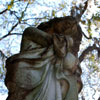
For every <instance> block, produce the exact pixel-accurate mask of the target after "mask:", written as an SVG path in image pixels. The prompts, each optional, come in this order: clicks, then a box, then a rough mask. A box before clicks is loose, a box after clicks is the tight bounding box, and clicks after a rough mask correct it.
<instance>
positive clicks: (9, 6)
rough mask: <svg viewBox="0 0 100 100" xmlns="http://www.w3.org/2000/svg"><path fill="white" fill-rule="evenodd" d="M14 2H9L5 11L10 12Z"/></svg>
mask: <svg viewBox="0 0 100 100" xmlns="http://www.w3.org/2000/svg"><path fill="white" fill-rule="evenodd" d="M13 4H14V0H11V2H10V4H9V5H8V7H7V9H8V10H10V9H11V8H12V7H13Z"/></svg>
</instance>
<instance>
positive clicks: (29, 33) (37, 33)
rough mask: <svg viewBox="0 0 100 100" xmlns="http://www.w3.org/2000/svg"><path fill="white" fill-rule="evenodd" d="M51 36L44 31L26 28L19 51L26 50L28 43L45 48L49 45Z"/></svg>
mask: <svg viewBox="0 0 100 100" xmlns="http://www.w3.org/2000/svg"><path fill="white" fill-rule="evenodd" d="M51 38H52V36H51V35H50V34H48V33H46V32H44V31H41V30H39V29H37V28H34V27H28V28H26V29H25V31H24V32H23V36H22V42H21V51H23V50H24V49H25V48H27V46H28V44H29V42H34V43H37V44H39V45H41V46H42V47H47V46H48V45H50V44H51V40H52V39H51Z"/></svg>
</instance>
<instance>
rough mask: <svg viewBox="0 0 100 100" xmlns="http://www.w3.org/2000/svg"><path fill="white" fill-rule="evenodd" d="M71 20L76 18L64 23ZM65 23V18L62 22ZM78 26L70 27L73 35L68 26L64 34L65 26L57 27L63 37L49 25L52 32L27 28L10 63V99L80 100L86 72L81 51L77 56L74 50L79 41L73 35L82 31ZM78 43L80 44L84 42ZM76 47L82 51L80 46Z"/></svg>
mask: <svg viewBox="0 0 100 100" xmlns="http://www.w3.org/2000/svg"><path fill="white" fill-rule="evenodd" d="M68 18H69V19H71V18H72V17H71V18H70V17H66V18H64V20H66V22H68ZM72 19H73V18H72ZM54 20H58V19H54ZM64 20H63V18H61V21H62V22H63V21H64ZM74 20H75V19H74ZM74 20H71V21H72V22H73V21H74ZM53 22H54V21H53ZM57 22H58V21H57ZM62 22H58V24H57V25H60V24H62ZM43 24H44V25H47V23H43ZM43 24H42V25H43ZM72 24H73V23H72ZM74 24H75V25H76V26H69V27H71V32H70V30H68V31H67V29H66V27H65V29H66V31H64V29H63V31H62V32H61V33H60V32H59V31H61V29H62V28H61V27H62V26H61V27H58V26H57V27H58V33H59V34H58V33H57V32H56V31H55V30H53V28H52V27H55V26H53V25H52V27H51V28H50V27H49V28H50V29H48V27H47V26H46V27H47V28H45V29H46V30H47V29H48V31H45V30H43V29H40V28H41V26H39V27H38V28H34V27H29V28H27V29H25V31H24V33H23V36H22V42H21V50H20V53H18V54H16V55H13V56H12V57H10V58H8V59H7V61H6V69H7V73H6V79H5V84H6V86H7V88H8V90H9V93H8V98H7V100H78V93H79V92H80V91H81V89H82V82H81V78H80V75H81V73H82V72H81V68H80V64H79V60H78V57H77V52H76V54H75V52H74V51H75V50H73V48H74V46H75V43H76V41H75V39H76V38H74V36H75V35H71V33H72V32H74V33H75V34H76V33H78V34H80V32H79V30H78V28H79V26H78V25H77V24H76V23H75V22H74ZM69 27H67V28H68V29H69ZM42 28H44V27H42ZM60 28H61V29H60ZM76 28H77V29H76ZM54 29H56V28H54ZM50 30H51V31H50ZM56 30H57V29H56ZM51 33H53V34H51ZM74 33H73V34H74ZM76 35H77V34H76ZM77 36H78V35H77ZM77 42H78V43H80V39H79V41H77ZM76 48H79V44H78V46H77V45H76ZM74 49H75V48H74ZM77 50H78V49H77Z"/></svg>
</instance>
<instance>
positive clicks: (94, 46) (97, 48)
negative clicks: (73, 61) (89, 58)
mask: <svg viewBox="0 0 100 100" xmlns="http://www.w3.org/2000/svg"><path fill="white" fill-rule="evenodd" d="M93 50H97V51H100V48H99V47H96V45H95V44H94V45H93V46H89V47H87V48H86V49H85V50H84V51H83V52H82V54H81V55H80V57H79V61H80V62H82V61H83V60H84V57H85V56H86V55H87V54H88V53H89V52H91V51H93Z"/></svg>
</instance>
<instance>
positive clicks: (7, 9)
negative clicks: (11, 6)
mask: <svg viewBox="0 0 100 100" xmlns="http://www.w3.org/2000/svg"><path fill="white" fill-rule="evenodd" d="M7 10H8V9H5V10H3V11H1V12H0V14H3V13H4V12H6V11H7Z"/></svg>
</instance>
